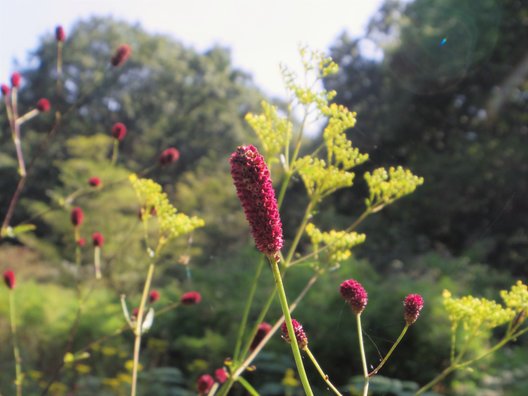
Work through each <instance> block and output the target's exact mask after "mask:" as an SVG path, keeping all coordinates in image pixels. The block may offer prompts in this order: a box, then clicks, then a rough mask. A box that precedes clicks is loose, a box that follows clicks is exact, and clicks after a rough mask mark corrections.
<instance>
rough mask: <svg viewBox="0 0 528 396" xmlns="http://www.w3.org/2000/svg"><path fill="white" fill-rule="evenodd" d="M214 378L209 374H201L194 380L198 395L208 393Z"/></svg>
mask: <svg viewBox="0 0 528 396" xmlns="http://www.w3.org/2000/svg"><path fill="white" fill-rule="evenodd" d="M214 382H215V381H214V379H213V377H211V376H210V375H209V374H203V375H201V376H200V377H199V378H198V380H197V381H196V388H198V393H199V394H200V395H206V394H207V393H209V391H210V390H211V388H212V387H213V385H214Z"/></svg>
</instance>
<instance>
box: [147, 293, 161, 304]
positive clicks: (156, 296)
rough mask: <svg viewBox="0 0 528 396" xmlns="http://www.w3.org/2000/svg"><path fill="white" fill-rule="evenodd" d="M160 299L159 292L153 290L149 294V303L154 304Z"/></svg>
mask: <svg viewBox="0 0 528 396" xmlns="http://www.w3.org/2000/svg"><path fill="white" fill-rule="evenodd" d="M159 298H160V293H159V291H157V290H151V291H150V293H149V303H151V304H154V303H155V302H156V301H158V300H159Z"/></svg>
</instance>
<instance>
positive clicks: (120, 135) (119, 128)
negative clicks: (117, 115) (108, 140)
mask: <svg viewBox="0 0 528 396" xmlns="http://www.w3.org/2000/svg"><path fill="white" fill-rule="evenodd" d="M126 134H127V127H126V125H125V124H123V123H122V122H116V123H115V124H114V126H113V127H112V136H113V137H114V139H117V140H119V141H121V140H123V139H124V138H125V136H126Z"/></svg>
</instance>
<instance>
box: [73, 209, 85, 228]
mask: <svg viewBox="0 0 528 396" xmlns="http://www.w3.org/2000/svg"><path fill="white" fill-rule="evenodd" d="M70 219H71V222H72V224H73V225H74V226H75V227H79V226H80V225H81V224H82V222H83V220H84V213H83V211H82V209H81V208H79V207H77V208H73V209H72V211H71V214H70Z"/></svg>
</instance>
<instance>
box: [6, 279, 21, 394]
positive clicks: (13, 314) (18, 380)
mask: <svg viewBox="0 0 528 396" xmlns="http://www.w3.org/2000/svg"><path fill="white" fill-rule="evenodd" d="M9 319H10V322H11V335H12V337H13V355H14V358H15V384H16V394H17V396H22V381H23V380H24V377H23V374H22V358H21V356H20V349H19V348H18V336H17V327H16V311H15V296H14V292H13V290H12V289H10V290H9Z"/></svg>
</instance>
